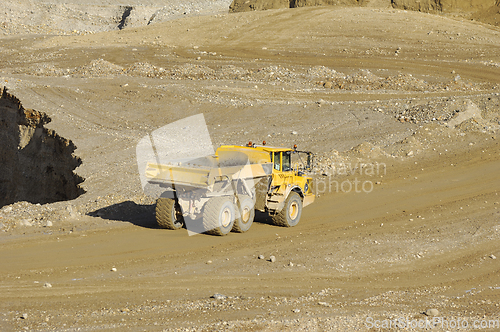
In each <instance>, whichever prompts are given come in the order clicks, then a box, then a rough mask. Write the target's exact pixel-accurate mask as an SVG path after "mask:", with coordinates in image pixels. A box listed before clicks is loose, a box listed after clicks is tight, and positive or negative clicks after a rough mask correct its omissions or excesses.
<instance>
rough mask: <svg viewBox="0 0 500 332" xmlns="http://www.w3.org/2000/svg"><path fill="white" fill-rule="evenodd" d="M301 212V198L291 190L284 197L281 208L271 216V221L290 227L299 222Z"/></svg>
mask: <svg viewBox="0 0 500 332" xmlns="http://www.w3.org/2000/svg"><path fill="white" fill-rule="evenodd" d="M301 214H302V199H301V198H300V195H299V194H297V193H296V192H294V191H292V192H291V193H290V194H289V195H288V197H287V198H286V200H285V206H284V207H283V209H282V210H281V211H280V212H278V213H277V214H275V215H274V216H273V222H274V224H275V225H277V226H283V227H292V226H295V225H297V224H298V223H299V220H300V215H301Z"/></svg>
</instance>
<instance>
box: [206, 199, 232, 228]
mask: <svg viewBox="0 0 500 332" xmlns="http://www.w3.org/2000/svg"><path fill="white" fill-rule="evenodd" d="M235 217H236V210H235V206H234V204H233V201H232V200H231V198H230V197H228V196H220V197H212V198H210V199H209V200H208V202H206V203H205V207H204V209H203V229H204V230H205V233H208V234H212V235H219V236H222V235H226V234H228V233H229V232H231V229H232V228H233V225H234V220H235Z"/></svg>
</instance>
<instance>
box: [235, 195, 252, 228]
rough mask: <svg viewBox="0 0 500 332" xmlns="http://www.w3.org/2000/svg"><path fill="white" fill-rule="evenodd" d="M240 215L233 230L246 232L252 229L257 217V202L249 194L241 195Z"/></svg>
mask: <svg viewBox="0 0 500 332" xmlns="http://www.w3.org/2000/svg"><path fill="white" fill-rule="evenodd" d="M239 199H240V207H239V210H240V211H239V212H240V216H239V217H238V218H236V220H235V221H234V226H233V232H237V233H244V232H246V231H248V230H249V229H250V227H251V226H252V223H253V220H254V218H255V203H254V201H253V199H251V198H250V197H249V196H246V195H241V196H240V197H239Z"/></svg>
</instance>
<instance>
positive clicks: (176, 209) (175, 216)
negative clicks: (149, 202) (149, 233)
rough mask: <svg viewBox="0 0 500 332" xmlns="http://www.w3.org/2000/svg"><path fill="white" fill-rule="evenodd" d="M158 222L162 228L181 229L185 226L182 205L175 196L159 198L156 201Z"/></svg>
mask: <svg viewBox="0 0 500 332" xmlns="http://www.w3.org/2000/svg"><path fill="white" fill-rule="evenodd" d="M156 223H157V224H158V226H159V227H160V228H167V229H173V230H176V229H181V228H182V227H183V226H184V218H183V217H182V211H181V207H180V206H179V203H177V202H176V201H175V199H173V198H163V197H162V198H158V200H157V201H156Z"/></svg>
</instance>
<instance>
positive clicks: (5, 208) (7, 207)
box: [3, 206, 12, 212]
mask: <svg viewBox="0 0 500 332" xmlns="http://www.w3.org/2000/svg"><path fill="white" fill-rule="evenodd" d="M11 211H12V206H6V207H4V208H3V212H11Z"/></svg>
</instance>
